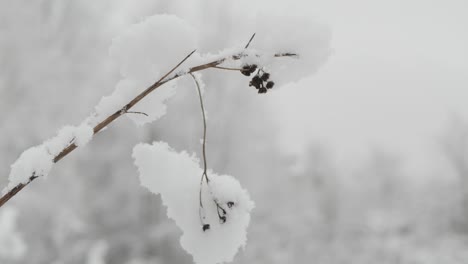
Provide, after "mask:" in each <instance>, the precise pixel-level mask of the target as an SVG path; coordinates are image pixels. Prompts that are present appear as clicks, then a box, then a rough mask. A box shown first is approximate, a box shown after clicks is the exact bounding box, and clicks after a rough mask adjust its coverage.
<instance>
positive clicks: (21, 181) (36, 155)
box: [0, 50, 297, 207]
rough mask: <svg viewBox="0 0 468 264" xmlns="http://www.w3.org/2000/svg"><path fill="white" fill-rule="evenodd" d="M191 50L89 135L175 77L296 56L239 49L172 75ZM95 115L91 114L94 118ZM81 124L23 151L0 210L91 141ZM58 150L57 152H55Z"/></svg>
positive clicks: (98, 124)
mask: <svg viewBox="0 0 468 264" xmlns="http://www.w3.org/2000/svg"><path fill="white" fill-rule="evenodd" d="M194 53H195V51H192V52H190V53H189V54H188V55H187V56H186V57H185V58H184V59H183V60H181V61H180V62H179V63H178V64H177V65H176V66H175V67H174V68H172V69H171V70H170V71H168V72H167V73H166V74H164V75H163V76H162V77H161V78H160V79H159V80H158V81H156V82H155V83H153V84H152V85H150V86H149V87H148V88H146V89H145V90H144V91H142V92H141V93H139V94H138V95H137V96H135V97H134V98H132V99H131V100H130V101H129V102H128V103H126V104H124V105H122V106H120V108H119V109H117V110H116V111H115V112H113V113H112V114H110V115H109V116H107V117H106V118H105V119H104V120H102V121H100V122H99V123H97V124H96V125H95V126H94V128H93V129H92V132H93V134H96V133H98V132H100V131H101V130H102V129H104V128H105V127H107V126H108V125H109V124H111V123H112V122H114V121H115V120H116V119H117V118H119V117H120V116H122V115H125V114H126V113H127V112H128V111H129V110H130V109H132V108H133V107H134V106H135V105H136V104H138V103H139V102H140V101H141V100H142V99H143V98H145V97H146V96H148V95H149V94H150V93H152V92H153V91H154V90H156V89H157V88H159V87H161V86H163V85H164V84H166V83H168V82H170V81H172V80H175V79H177V78H179V77H182V76H185V75H187V74H190V73H194V72H199V71H203V70H207V69H215V68H216V66H219V65H222V64H223V63H231V64H232V62H235V61H240V62H241V63H242V61H248V62H249V63H252V62H257V63H258V62H260V59H261V58H265V57H266V56H272V57H276V58H279V57H296V56H297V54H294V53H277V54H271V55H262V54H261V53H258V52H255V51H251V50H241V51H235V52H231V53H230V54H228V55H225V56H223V57H220V58H218V59H214V60H211V61H209V62H206V63H202V64H199V65H196V66H192V67H189V68H185V69H183V70H179V71H177V72H176V69H178V68H179V67H180V65H182V63H184V62H185V61H186V60H187V59H188V58H189V57H190V56H192V55H193V54H194ZM95 116H96V115H93V116H92V117H94V119H95ZM86 122H89V123H92V122H93V121H87V120H86V121H85V123H84V124H83V126H86V127H88V126H89V125H88V124H87V123H86ZM80 127H81V125H80V126H79V127H78V128H76V131H72V129H68V128H64V130H63V131H62V130H61V131H60V132H59V133H58V135H57V137H55V138H52V139H50V140H49V141H46V142H44V143H43V144H41V145H39V146H36V147H32V148H30V149H28V150H26V151H24V152H23V154H21V155H20V157H19V158H18V160H17V161H16V162H15V163H13V165H12V169H11V172H10V176H9V180H10V182H9V184H8V186H7V187H6V188H5V189H4V190H3V196H2V197H1V198H0V207H2V206H3V205H4V204H5V203H6V202H8V201H9V200H10V199H11V198H12V197H14V196H15V195H16V194H17V193H18V192H20V191H21V190H22V189H23V188H24V187H26V186H27V185H28V184H30V183H31V182H32V181H34V180H35V179H37V178H38V177H40V176H47V175H48V174H49V172H50V170H51V168H52V165H53V163H56V162H58V161H60V160H61V159H62V158H64V157H65V156H67V155H68V154H70V153H71V152H72V151H74V150H75V149H76V148H77V147H78V146H81V145H84V143H87V141H89V140H90V139H91V137H90V136H92V135H91V133H90V131H91V130H90V129H89V128H80ZM74 135H77V136H78V141H76V140H77V139H76V136H74ZM58 149H59V150H60V151H57V150H58Z"/></svg>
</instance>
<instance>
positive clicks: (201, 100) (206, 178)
mask: <svg viewBox="0 0 468 264" xmlns="http://www.w3.org/2000/svg"><path fill="white" fill-rule="evenodd" d="M190 76H192V78H193V81H194V82H195V84H196V85H197V92H198V98H199V99H200V108H201V112H202V116H203V144H202V153H203V174H202V177H203V176H205V180H206V183H209V181H210V180H209V179H208V175H207V174H206V170H207V165H206V116H205V106H204V104H203V98H202V94H201V90H200V84H199V83H198V80H197V78H195V76H194V75H193V73H190Z"/></svg>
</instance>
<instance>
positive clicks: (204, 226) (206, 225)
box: [203, 224, 210, 232]
mask: <svg viewBox="0 0 468 264" xmlns="http://www.w3.org/2000/svg"><path fill="white" fill-rule="evenodd" d="M209 229H210V224H204V225H203V232H205V231H206V230H209Z"/></svg>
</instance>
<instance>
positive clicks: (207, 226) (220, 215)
mask: <svg viewBox="0 0 468 264" xmlns="http://www.w3.org/2000/svg"><path fill="white" fill-rule="evenodd" d="M213 201H214V203H215V204H216V210H217V212H218V218H219V223H220V224H224V223H226V220H227V214H228V212H227V211H226V210H225V209H224V208H223V207H222V206H221V205H220V204H219V202H218V200H216V199H213ZM234 205H235V204H234V202H231V201H229V202H227V206H228V207H229V208H232V207H233V206H234ZM200 209H201V210H203V207H201V208H200ZM204 220H205V217H204V216H203V217H202V230H203V232H205V231H206V230H209V229H210V228H211V226H210V224H207V223H205V222H204Z"/></svg>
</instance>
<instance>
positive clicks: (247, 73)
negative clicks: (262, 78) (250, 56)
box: [241, 71, 250, 76]
mask: <svg viewBox="0 0 468 264" xmlns="http://www.w3.org/2000/svg"><path fill="white" fill-rule="evenodd" d="M241 73H242V74H243V75H245V76H250V71H241Z"/></svg>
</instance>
